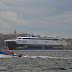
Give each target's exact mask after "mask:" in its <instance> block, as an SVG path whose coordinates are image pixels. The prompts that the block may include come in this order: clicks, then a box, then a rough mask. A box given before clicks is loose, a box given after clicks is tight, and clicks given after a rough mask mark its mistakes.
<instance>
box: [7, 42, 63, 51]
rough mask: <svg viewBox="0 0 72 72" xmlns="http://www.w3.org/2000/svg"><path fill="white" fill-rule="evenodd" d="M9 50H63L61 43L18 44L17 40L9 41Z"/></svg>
mask: <svg viewBox="0 0 72 72" xmlns="http://www.w3.org/2000/svg"><path fill="white" fill-rule="evenodd" d="M6 45H7V46H8V48H9V50H62V49H63V48H62V46H61V45H38V44H35V45H34V44H16V43H15V42H7V43H6Z"/></svg>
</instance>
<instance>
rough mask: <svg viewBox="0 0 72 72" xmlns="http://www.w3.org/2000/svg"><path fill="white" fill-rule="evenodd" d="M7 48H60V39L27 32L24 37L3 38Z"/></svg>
mask: <svg viewBox="0 0 72 72" xmlns="http://www.w3.org/2000/svg"><path fill="white" fill-rule="evenodd" d="M5 43H6V45H7V46H8V48H9V50H29V49H32V50H33V49H34V50H35V49H36V50H38V49H52V50H53V49H62V44H61V40H60V39H58V38H53V37H41V36H39V35H33V34H28V35H25V36H24V37H17V38H16V39H9V40H5Z"/></svg>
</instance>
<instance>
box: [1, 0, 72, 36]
mask: <svg viewBox="0 0 72 72" xmlns="http://www.w3.org/2000/svg"><path fill="white" fill-rule="evenodd" d="M15 29H16V31H17V32H18V33H20V32H27V33H29V32H30V33H53V34H54V33H62V34H63V33H66V34H67V33H70V35H71V36H72V34H71V33H72V0H0V33H8V32H13V31H14V30H15Z"/></svg>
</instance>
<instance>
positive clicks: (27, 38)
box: [23, 38, 31, 39]
mask: <svg viewBox="0 0 72 72" xmlns="http://www.w3.org/2000/svg"><path fill="white" fill-rule="evenodd" d="M23 39H31V38H23Z"/></svg>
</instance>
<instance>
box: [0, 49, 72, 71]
mask: <svg viewBox="0 0 72 72" xmlns="http://www.w3.org/2000/svg"><path fill="white" fill-rule="evenodd" d="M14 53H19V54H23V57H14V58H0V72H72V50H14Z"/></svg>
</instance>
